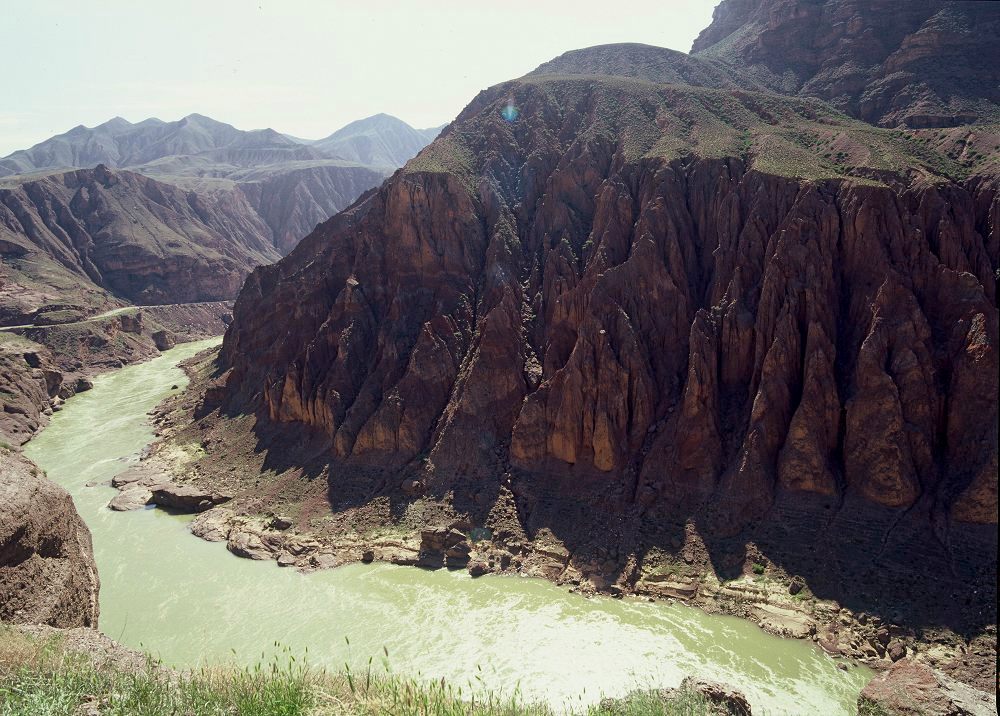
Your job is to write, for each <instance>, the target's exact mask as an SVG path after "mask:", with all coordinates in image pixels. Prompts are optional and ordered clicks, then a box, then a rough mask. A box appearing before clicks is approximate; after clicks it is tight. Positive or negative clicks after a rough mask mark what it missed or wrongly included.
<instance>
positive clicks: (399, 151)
mask: <svg viewBox="0 0 1000 716" xmlns="http://www.w3.org/2000/svg"><path fill="white" fill-rule="evenodd" d="M441 129H442V127H436V128H433V129H414V128H413V127H411V126H410V125H408V124H407V123H406V122H403V121H401V120H399V119H396V118H395V117H391V116H389V115H388V114H376V115H374V116H372V117H366V118H365V119H359V120H357V121H356V122H351V123H350V124H348V125H347V126H346V127H343V128H342V129H338V130H337V131H336V132H334V133H333V134H331V135H330V136H329V137H326V138H325V139H320V140H318V141H316V142H313V143H312V144H311V146H312V147H313V148H315V149H318V150H321V151H323V152H325V153H326V154H329V155H331V156H335V157H339V158H341V159H345V160H347V161H352V162H357V163H358V164H364V165H365V166H371V167H392V168H395V167H401V166H403V165H404V164H405V163H406V162H407V161H408V160H409V159H410V158H411V157H413V156H415V155H416V154H417V152H419V151H420V150H421V149H423V148H424V147H425V146H426V145H427V144H428V143H429V142H431V141H433V139H434V138H435V137H436V136H437V135H438V134H439V133H440V131H441Z"/></svg>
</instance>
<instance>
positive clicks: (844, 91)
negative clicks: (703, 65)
mask: <svg viewBox="0 0 1000 716" xmlns="http://www.w3.org/2000/svg"><path fill="white" fill-rule="evenodd" d="M998 34H1000V8H997V6H996V4H995V3H989V2H967V1H966V2H963V1H958V2H938V1H937V0H909V1H908V2H905V3H900V2H894V1H893V0H870V1H866V2H854V1H852V0H821V1H818V2H801V1H800V0H766V1H761V0H723V2H721V3H720V4H719V5H718V7H716V9H715V12H714V14H713V18H712V24H711V25H709V26H708V27H707V28H705V30H703V31H702V33H701V34H700V35H699V36H698V38H697V39H696V40H695V42H694V46H693V47H692V50H691V51H692V54H693V57H696V58H698V59H701V60H716V61H721V62H724V63H726V64H728V65H730V66H732V67H736V68H739V70H740V71H741V72H743V73H745V74H746V75H748V76H749V77H752V78H753V81H754V82H757V83H760V84H761V85H763V86H766V87H769V88H770V89H772V90H773V91H776V92H781V93H782V94H798V95H800V96H808V97H818V98H820V99H823V100H826V101H828V102H829V103H830V104H832V105H833V106H834V107H837V108H838V109H840V110H841V111H843V112H846V113H847V114H849V115H851V116H853V117H858V118H860V119H863V120H865V121H866V122H870V123H872V124H878V125H880V126H889V127H892V126H906V127H911V128H921V127H924V128H926V127H954V126H958V125H962V124H968V123H970V122H973V121H977V120H978V121H982V120H988V121H992V122H996V121H998V120H1000V69H998V64H997V61H996V58H997V47H996V37H997V35H998Z"/></svg>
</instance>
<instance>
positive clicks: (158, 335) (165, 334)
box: [152, 331, 177, 351]
mask: <svg viewBox="0 0 1000 716" xmlns="http://www.w3.org/2000/svg"><path fill="white" fill-rule="evenodd" d="M152 339H153V343H154V344H155V345H156V349H157V350H160V351H167V350H170V349H171V348H173V347H174V346H175V345H177V340H176V339H175V338H174V334H173V333H171V332H170V331H156V332H155V333H153V335H152Z"/></svg>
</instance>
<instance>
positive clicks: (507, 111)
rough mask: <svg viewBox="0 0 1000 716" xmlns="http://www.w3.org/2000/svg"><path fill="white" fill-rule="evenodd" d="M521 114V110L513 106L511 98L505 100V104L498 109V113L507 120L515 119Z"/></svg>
mask: <svg viewBox="0 0 1000 716" xmlns="http://www.w3.org/2000/svg"><path fill="white" fill-rule="evenodd" d="M520 114H521V110H519V109H518V108H517V107H515V106H514V101H513V100H507V106H506V107H504V108H503V109H502V110H501V111H500V115H501V116H502V117H503V118H504V119H506V120H507V121H508V122H515V121H517V118H518V116H519V115H520Z"/></svg>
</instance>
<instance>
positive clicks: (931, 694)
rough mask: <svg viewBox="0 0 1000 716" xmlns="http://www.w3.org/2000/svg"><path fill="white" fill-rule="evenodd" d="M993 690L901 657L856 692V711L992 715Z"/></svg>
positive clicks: (901, 714)
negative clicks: (975, 686) (987, 689)
mask: <svg viewBox="0 0 1000 716" xmlns="http://www.w3.org/2000/svg"><path fill="white" fill-rule="evenodd" d="M996 712H997V703H996V695H995V694H987V693H985V692H983V691H978V690H977V689H974V688H972V687H971V686H967V685H965V684H962V683H960V682H958V681H955V680H954V679H952V678H951V677H949V676H948V675H947V674H944V673H943V672H940V671H938V670H936V669H933V668H931V667H930V666H927V665H926V664H922V663H920V662H918V661H914V660H913V659H900V660H899V661H897V662H896V663H894V664H893V665H892V666H891V667H889V669H888V670H887V671H884V672H883V673H881V674H879V675H878V676H876V677H875V678H874V679H872V680H871V681H869V682H868V685H867V686H865V688H864V689H863V690H862V691H861V695H860V696H858V713H891V714H894V715H895V716H918V715H919V716H995V714H996Z"/></svg>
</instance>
